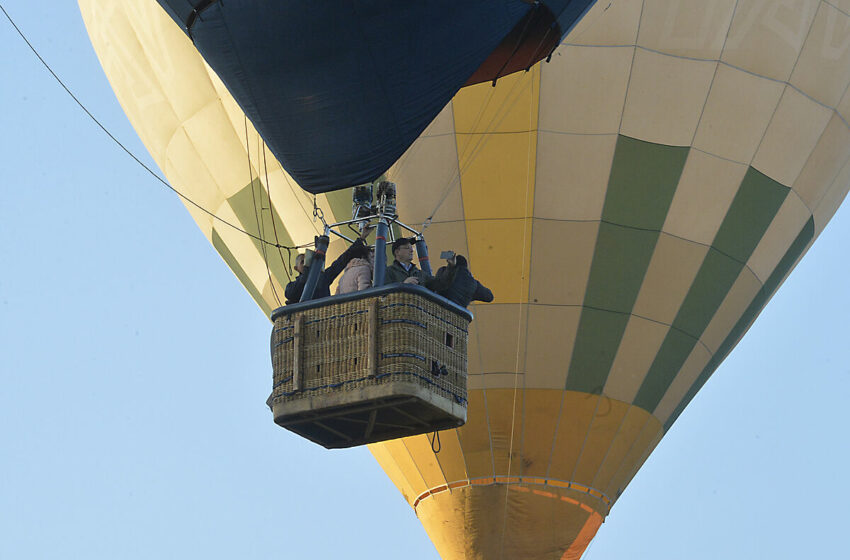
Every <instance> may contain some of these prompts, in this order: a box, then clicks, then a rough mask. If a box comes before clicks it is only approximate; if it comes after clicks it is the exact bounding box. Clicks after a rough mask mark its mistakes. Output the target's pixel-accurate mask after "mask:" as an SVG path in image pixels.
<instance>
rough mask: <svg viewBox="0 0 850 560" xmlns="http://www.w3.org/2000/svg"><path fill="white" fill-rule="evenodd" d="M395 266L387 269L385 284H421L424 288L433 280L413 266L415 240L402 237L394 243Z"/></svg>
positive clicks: (392, 265)
mask: <svg viewBox="0 0 850 560" xmlns="http://www.w3.org/2000/svg"><path fill="white" fill-rule="evenodd" d="M392 248H393V258H394V259H395V260H394V261H393V264H391V265H390V266H388V267H387V273H386V275H385V277H384V283H385V284H397V283H404V284H419V285H421V286H424V285H425V284H426V282H428V281H430V280H431V276H430V275H428V274H425V273H424V272H422V271H421V270H419V269H418V268H416V265H415V264H413V239H411V238H409V237H400V238H398V239H396V240H395V241H393V245H392Z"/></svg>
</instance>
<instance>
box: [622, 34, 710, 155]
mask: <svg viewBox="0 0 850 560" xmlns="http://www.w3.org/2000/svg"><path fill="white" fill-rule="evenodd" d="M716 66H717V63H715V62H702V61H697V60H686V59H682V58H676V57H674V56H668V55H663V54H658V53H654V52H649V51H645V50H641V49H638V50H637V51H636V52H635V60H634V63H633V64H632V75H631V79H630V81H629V91H628V93H627V94H626V106H625V108H624V110H623V122H622V125H621V126H620V132H621V133H622V134H625V135H626V136H630V137H632V138H638V139H640V140H646V141H648V142H657V143H660V144H667V145H672V146H690V144H691V142H692V141H693V138H694V133H695V132H696V128H697V123H698V122H699V116H700V114H701V113H702V108H703V106H704V105H705V100H706V97H707V96H708V89H709V87H710V85H711V79H712V77H713V76H714V69H715V67H716Z"/></svg>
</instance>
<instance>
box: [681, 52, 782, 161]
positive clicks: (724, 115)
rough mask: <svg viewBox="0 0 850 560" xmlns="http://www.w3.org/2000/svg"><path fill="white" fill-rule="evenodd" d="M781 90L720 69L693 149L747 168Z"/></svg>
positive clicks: (755, 78)
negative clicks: (740, 163) (741, 164)
mask: <svg viewBox="0 0 850 560" xmlns="http://www.w3.org/2000/svg"><path fill="white" fill-rule="evenodd" d="M783 90H784V85H783V84H781V83H778V82H774V81H772V80H766V79H764V78H761V77H759V76H754V75H752V74H748V73H747V72H742V71H740V70H736V69H734V68H730V67H728V66H725V65H723V64H721V65H719V66H718V67H717V74H716V75H715V76H714V82H713V83H712V84H711V92H710V93H709V94H708V100H707V101H706V104H705V110H704V111H703V114H702V118H701V119H700V124H699V127H698V128H697V134H696V137H694V147H695V148H698V149H700V150H704V151H707V152H709V153H712V154H716V155H718V156H720V157H724V158H728V159H731V160H734V161H738V162H742V163H745V164H748V163H749V162H750V161H752V159H753V155H755V153H756V149H757V148H758V146H759V144H760V143H761V139H762V136H764V131H765V130H766V129H767V125H768V123H769V122H770V119H771V117H772V116H773V112H774V111H775V110H776V106H777V105H778V104H779V99H780V98H781V97H782V92H783Z"/></svg>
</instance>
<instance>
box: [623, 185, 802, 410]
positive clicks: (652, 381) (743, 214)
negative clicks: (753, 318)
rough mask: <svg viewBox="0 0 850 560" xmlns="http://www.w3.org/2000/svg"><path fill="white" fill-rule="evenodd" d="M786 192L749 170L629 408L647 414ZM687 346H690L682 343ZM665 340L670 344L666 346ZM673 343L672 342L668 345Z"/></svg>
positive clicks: (785, 188) (702, 328)
mask: <svg viewBox="0 0 850 560" xmlns="http://www.w3.org/2000/svg"><path fill="white" fill-rule="evenodd" d="M789 191H790V189H789V188H788V187H785V186H784V185H781V184H780V183H777V182H776V181H774V180H772V179H770V178H768V177H767V176H765V175H763V174H761V173H759V172H758V171H756V170H755V169H752V168H750V170H749V171H747V174H746V175H745V176H744V180H743V181H742V182H741V186H740V188H739V189H738V193H737V194H736V195H735V198H734V199H733V200H732V204H731V206H730V207H729V210H728V211H727V213H726V216H725V217H724V218H723V222H722V223H721V224H720V228H719V229H718V231H717V235H715V237H714V241H713V242H712V247H711V249H710V250H709V251H708V253H707V254H706V257H705V260H704V261H703V263H702V265H701V266H700V269H699V271H698V272H697V275H696V278H694V283H693V284H692V285H691V289H690V290H689V291H688V294H687V295H686V296H685V300H684V301H683V302H682V306H681V307H680V308H679V312H678V313H677V314H676V318H675V319H674V320H673V325H672V328H671V329H670V331H669V332H668V334H667V338H666V339H665V340H664V342H663V343H662V344H661V348H660V349H659V351H658V355H657V356H656V357H655V360H654V361H653V363H652V366H650V368H649V372H647V374H646V378H645V379H644V381H643V383H642V384H641V387H640V389H639V390H638V393H637V395H636V396H635V401H634V404H635V405H636V406H639V407H641V408H643V409H644V410H647V411H648V412H652V411H653V410H655V407H656V406H658V403H659V402H660V401H661V399H662V397H664V393H666V392H667V389H668V387H669V385H670V383H671V382H672V381H673V379H674V378H675V377H676V375H677V374H678V373H679V370H681V369H682V366H683V365H684V364H685V361H686V360H687V359H688V356H689V355H690V353H691V350H693V347H694V345H695V344H696V343H697V340H698V339H699V337H700V336H702V333H703V331H705V329H706V327H708V324H709V323H710V322H711V319H712V317H714V314H715V313H716V312H717V309H718V308H719V307H720V304H721V303H723V300H724V299H725V298H726V296H727V295H728V294H729V291H730V290H731V289H732V286H733V285H734V284H735V281H736V280H737V278H738V276H739V275H740V273H741V270H742V269H743V268H744V266H745V264H746V262H747V260H749V258H750V255H752V253H753V251H754V250H755V248H756V246H757V245H758V244H759V241H761V238H762V237H763V236H764V233H765V232H766V231H767V228H768V227H769V226H770V224H771V222H772V221H773V219H774V218H775V217H776V213H777V212H778V211H779V208H780V206H782V202H783V201H784V200H785V197H786V196H787V195H788V192H789ZM683 336H687V338H689V339H690V340H691V343H690V345H687V344H684V343H683V342H682V340H681V339H682V337H683ZM668 339H671V340H670V341H669V343H668ZM673 339H675V340H673Z"/></svg>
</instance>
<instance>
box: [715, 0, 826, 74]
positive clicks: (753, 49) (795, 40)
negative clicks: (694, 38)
mask: <svg viewBox="0 0 850 560" xmlns="http://www.w3.org/2000/svg"><path fill="white" fill-rule="evenodd" d="M819 4H820V0H796V1H793V2H780V1H775V2H765V1H764V0H739V1H738V6H737V7H736V8H735V16H734V18H733V19H732V26H731V28H730V29H729V37H728V39H727V40H726V46H725V48H724V49H723V57H722V60H723V61H724V62H726V63H728V64H731V65H732V66H736V67H738V68H741V69H743V70H746V71H747V72H751V73H753V74H756V75H757V76H764V77H767V78H771V79H774V80H778V81H780V82H784V81H787V80H788V78H789V76H791V71H792V70H793V69H794V64H795V63H796V61H797V57H798V56H799V53H800V49H801V48H802V47H803V42H804V41H805V40H806V36H807V35H808V34H809V28H810V27H811V24H812V21H813V20H814V17H815V12H817V10H818V5H819Z"/></svg>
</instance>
